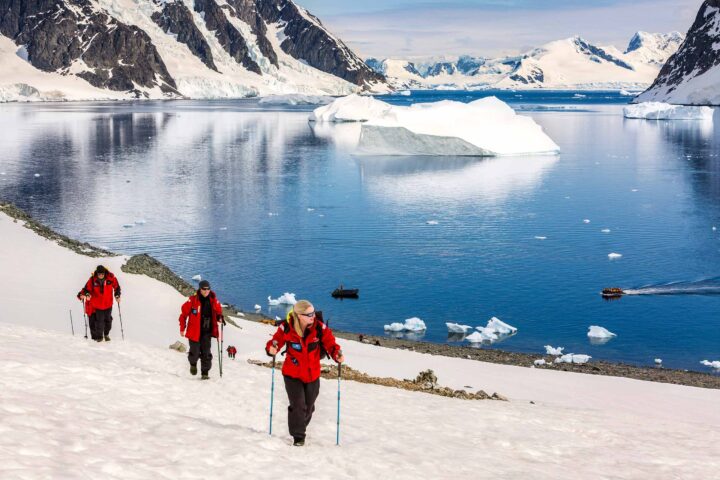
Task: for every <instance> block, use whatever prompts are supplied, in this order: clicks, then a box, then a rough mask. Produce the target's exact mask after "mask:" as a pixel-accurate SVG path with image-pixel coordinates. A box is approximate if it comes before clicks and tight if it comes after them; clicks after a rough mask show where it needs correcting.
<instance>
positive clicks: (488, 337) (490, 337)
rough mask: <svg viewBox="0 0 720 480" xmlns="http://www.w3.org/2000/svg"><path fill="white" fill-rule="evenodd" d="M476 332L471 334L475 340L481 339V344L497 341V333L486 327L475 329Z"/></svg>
mask: <svg viewBox="0 0 720 480" xmlns="http://www.w3.org/2000/svg"><path fill="white" fill-rule="evenodd" d="M475 330H477V331H476V332H473V336H474V337H475V338H481V339H482V340H481V341H483V342H491V343H492V342H494V341H495V340H497V339H498V335H497V333H495V331H494V330H492V329H490V328H486V327H475Z"/></svg>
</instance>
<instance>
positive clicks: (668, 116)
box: [623, 102, 713, 121]
mask: <svg viewBox="0 0 720 480" xmlns="http://www.w3.org/2000/svg"><path fill="white" fill-rule="evenodd" d="M623 114H624V116H625V118H643V119H646V120H705V121H712V119H713V109H712V108H710V107H687V106H683V105H671V104H669V103H662V102H643V103H638V104H636V105H628V106H627V107H625V108H624V109H623Z"/></svg>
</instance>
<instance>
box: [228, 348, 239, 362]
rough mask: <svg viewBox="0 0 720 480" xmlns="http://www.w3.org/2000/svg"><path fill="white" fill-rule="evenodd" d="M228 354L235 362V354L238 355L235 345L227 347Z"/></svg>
mask: <svg viewBox="0 0 720 480" xmlns="http://www.w3.org/2000/svg"><path fill="white" fill-rule="evenodd" d="M227 352H228V358H232V359H233V360H235V354H236V353H237V348H235V347H234V346H233V345H230V346H229V347H227Z"/></svg>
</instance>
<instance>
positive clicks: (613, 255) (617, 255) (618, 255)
mask: <svg viewBox="0 0 720 480" xmlns="http://www.w3.org/2000/svg"><path fill="white" fill-rule="evenodd" d="M608 258H609V259H610V260H617V259H618V258H622V253H615V252H611V253H608Z"/></svg>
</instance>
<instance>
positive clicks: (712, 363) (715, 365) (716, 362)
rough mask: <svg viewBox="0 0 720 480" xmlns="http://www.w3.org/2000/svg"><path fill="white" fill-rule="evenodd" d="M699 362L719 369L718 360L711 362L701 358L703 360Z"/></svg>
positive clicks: (719, 362)
mask: <svg viewBox="0 0 720 480" xmlns="http://www.w3.org/2000/svg"><path fill="white" fill-rule="evenodd" d="M700 363H702V364H703V365H705V366H706V367H712V368H714V369H715V370H720V360H715V361H714V362H711V361H709V360H703V361H702V362H700Z"/></svg>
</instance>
